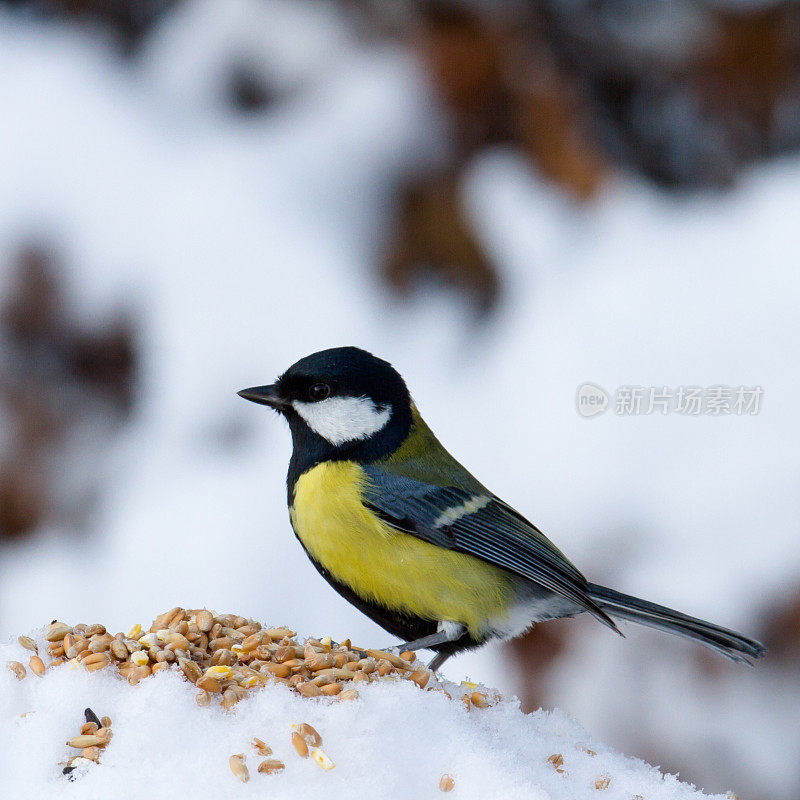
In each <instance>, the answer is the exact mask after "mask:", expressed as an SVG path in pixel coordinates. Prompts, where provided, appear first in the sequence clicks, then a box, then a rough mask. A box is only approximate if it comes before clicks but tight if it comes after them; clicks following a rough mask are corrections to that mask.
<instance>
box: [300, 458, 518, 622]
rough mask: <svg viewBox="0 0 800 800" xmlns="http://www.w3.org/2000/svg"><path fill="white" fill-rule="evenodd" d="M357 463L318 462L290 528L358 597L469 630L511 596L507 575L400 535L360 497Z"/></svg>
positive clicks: (305, 480) (498, 612)
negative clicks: (458, 625) (462, 625)
mask: <svg viewBox="0 0 800 800" xmlns="http://www.w3.org/2000/svg"><path fill="white" fill-rule="evenodd" d="M366 480H367V478H366V476H365V474H364V472H363V470H362V469H361V468H360V467H359V466H358V464H356V463H354V462H352V461H334V462H327V463H323V464H319V465H317V466H316V467H313V468H312V469H310V470H309V471H308V472H306V473H304V474H303V475H301V476H300V478H299V479H298V481H297V483H296V484H295V497H294V505H293V506H292V507H291V508H290V514H291V519H292V526H293V527H294V530H295V532H296V533H297V535H298V537H299V538H300V540H301V541H302V542H303V545H304V546H305V548H306V549H307V550H308V552H309V554H310V555H311V557H312V558H313V559H314V560H315V561H317V562H319V563H320V564H322V566H324V567H325V568H326V569H327V570H328V571H329V572H330V573H331V574H332V575H333V577H334V578H336V580H338V581H340V582H341V583H344V584H346V585H347V586H349V587H350V588H351V589H353V591H354V592H356V593H357V594H358V595H359V596H361V597H362V598H364V599H366V600H370V601H372V602H376V603H379V604H380V605H382V606H385V607H387V608H391V609H395V610H397V611H403V612H405V613H406V614H410V615H415V616H419V617H422V618H424V619H430V620H449V621H453V622H460V623H462V624H464V625H466V626H467V627H468V628H469V629H470V631H471V632H472V633H476V634H478V633H480V632H481V631H482V630H484V629H485V628H486V627H487V626H488V624H489V620H491V619H496V618H497V617H498V616H500V617H502V616H503V615H504V613H505V611H506V609H508V607H509V605H510V604H511V603H512V602H513V595H514V590H513V585H512V581H511V579H510V578H509V576H508V574H507V573H505V572H504V571H503V570H501V569H498V568H497V567H493V566H492V565H491V564H487V563H485V562H483V561H481V560H479V559H477V558H473V557H472V556H468V555H466V554H463V553H456V552H454V551H452V550H446V549H445V548H442V547H436V546H435V545H432V544H429V543H428V542H424V541H422V540H421V539H418V538H417V537H416V536H411V535H410V534H406V533H401V532H399V531H397V530H395V529H394V528H392V527H390V526H389V525H387V524H386V523H385V522H383V521H382V520H381V519H380V518H379V517H377V516H376V515H375V514H374V513H372V512H371V511H370V510H369V509H367V508H366V507H365V506H364V504H363V502H362V488H363V487H364V485H365V482H366Z"/></svg>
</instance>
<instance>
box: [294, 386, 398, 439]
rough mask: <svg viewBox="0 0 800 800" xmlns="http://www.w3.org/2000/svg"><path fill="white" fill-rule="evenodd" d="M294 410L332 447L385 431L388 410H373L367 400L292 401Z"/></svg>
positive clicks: (390, 409)
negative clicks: (383, 429)
mask: <svg viewBox="0 0 800 800" xmlns="http://www.w3.org/2000/svg"><path fill="white" fill-rule="evenodd" d="M292 406H293V407H294V410H295V411H296V412H297V413H298V414H299V415H300V416H301V417H302V418H303V419H304V420H305V422H306V425H308V427H309V428H311V430H313V431H314V432H316V433H318V434H319V435H320V436H322V438H323V439H327V440H328V441H329V442H330V443H331V444H333V445H340V444H344V443H345V442H354V441H357V440H358V439H367V438H369V437H370V436H372V434H373V433H377V432H378V431H379V430H381V429H382V428H385V427H386V424H387V423H388V422H389V418H390V417H391V416H392V407H391V406H376V405H375V403H373V402H372V400H370V399H369V397H329V398H328V399H327V400H320V402H318V403H302V402H300V401H299V400H293V401H292Z"/></svg>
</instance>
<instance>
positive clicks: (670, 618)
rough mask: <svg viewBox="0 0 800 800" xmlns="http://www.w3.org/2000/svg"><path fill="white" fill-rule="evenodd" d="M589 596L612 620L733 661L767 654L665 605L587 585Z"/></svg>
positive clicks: (738, 636)
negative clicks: (671, 635)
mask: <svg viewBox="0 0 800 800" xmlns="http://www.w3.org/2000/svg"><path fill="white" fill-rule="evenodd" d="M588 594H589V597H591V598H592V600H594V601H595V602H596V603H597V604H598V605H599V606H600V607H601V608H603V609H604V610H605V611H607V612H608V613H609V614H610V615H611V616H612V617H617V618H619V619H627V620H631V621H632V622H638V623H639V624H640V625H647V626H649V627H651V628H656V629H657V630H660V631H666V632H667V633H674V634H676V635H678V636H685V637H686V638H687V639H694V640H695V641H698V642H700V644H704V645H705V646H706V647H710V648H711V649H712V650H716V651H717V652H718V653H721V654H722V655H723V656H726V657H727V658H730V659H732V660H733V661H741V662H744V663H746V664H750V663H751V661H750V659H751V658H761V657H762V656H763V655H764V654H765V653H766V652H767V651H766V648H765V647H764V645H762V644H761V643H760V642H757V641H755V640H754V639H748V638H747V637H746V636H742V635H741V634H740V633H736V631H731V630H728V629H727V628H720V627H719V625H712V623H710V622H704V621H703V620H702V619H696V618H695V617H689V616H687V615H686V614H681V613H680V612H679V611H673V610H672V609H671V608H666V607H665V606H658V605H656V604H655V603H650V602H648V601H647V600H640V599H639V598H638V597H631V596H630V595H627V594H621V593H620V592H615V591H614V590H613V589H607V588H606V587H605V586H598V585H597V584H594V583H590V584H589V586H588Z"/></svg>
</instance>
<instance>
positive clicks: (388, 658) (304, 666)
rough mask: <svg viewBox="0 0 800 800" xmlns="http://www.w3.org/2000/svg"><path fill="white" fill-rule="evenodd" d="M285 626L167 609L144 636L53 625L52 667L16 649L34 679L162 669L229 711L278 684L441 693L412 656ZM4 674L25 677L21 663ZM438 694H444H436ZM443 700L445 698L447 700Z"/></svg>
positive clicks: (313, 691)
mask: <svg viewBox="0 0 800 800" xmlns="http://www.w3.org/2000/svg"><path fill="white" fill-rule="evenodd" d="M295 636H296V633H295V632H294V631H292V630H290V629H288V628H284V627H279V628H264V627H262V626H261V624H260V623H258V622H256V621H255V620H252V619H246V618H245V617H241V616H237V615H235V614H215V613H213V612H211V611H208V610H207V609H184V608H179V607H177V608H172V609H170V610H169V611H167V612H165V613H164V614H161V615H159V616H158V617H156V619H155V620H154V621H153V624H152V625H151V626H150V629H149V630H148V631H144V630H143V629H142V627H141V626H140V625H134V626H133V628H131V629H130V630H129V631H128V632H127V634H123V633H116V634H112V633H109V632H108V631H107V630H106V628H105V627H104V626H103V625H99V624H94V625H84V624H79V625H74V626H70V625H67V624H65V623H63V622H58V621H54V622H52V623H51V624H50V626H49V628H48V629H47V631H46V633H45V639H46V640H47V654H48V655H49V657H50V659H51V660H50V663H49V664H48V665H47V666H45V663H44V661H43V660H42V657H41V655H40V653H39V651H38V647H37V645H36V642H35V641H34V640H33V639H31V638H30V637H27V636H21V637H20V638H19V642H20V644H21V645H22V646H23V647H25V648H26V649H28V650H30V651H32V652H33V655H32V656H31V658H30V662H29V668H30V670H31V671H32V672H33V673H34V674H35V675H42V674H43V673H44V671H45V669H48V668H52V667H54V666H56V665H58V664H64V663H70V664H72V665H74V666H83V667H85V668H86V669H88V670H90V671H93V672H94V671H96V670H101V669H107V668H112V669H116V670H117V671H118V672H119V674H120V675H122V676H123V677H124V678H126V679H127V680H128V682H129V683H130V684H132V685H135V684H137V683H139V681H141V680H143V679H144V678H147V677H149V676H150V675H154V674H155V673H156V672H158V671H160V670H162V669H169V668H171V667H175V668H176V669H180V670H181V671H182V672H183V674H184V675H185V676H186V678H187V679H188V680H189V681H190V682H191V683H193V684H194V685H195V686H197V688H198V689H199V690H200V692H199V694H198V695H197V697H196V700H197V703H198V705H201V706H205V705H209V704H210V703H211V700H212V697H214V696H218V697H219V699H220V702H221V704H222V706H223V707H225V708H228V709H229V708H231V707H233V706H234V705H235V704H236V703H238V702H239V700H241V699H242V698H243V697H245V696H246V694H247V692H248V690H250V689H254V688H257V687H260V686H263V685H265V684H267V683H280V684H283V685H285V686H287V687H289V688H290V689H292V690H293V691H296V692H297V693H299V694H300V695H302V696H303V697H331V698H337V699H339V700H353V699H355V698H356V697H358V690H357V689H356V688H355V686H356V684H358V683H361V682H364V683H367V682H371V681H376V680H380V679H382V678H386V677H390V678H393V679H402V680H409V681H412V682H413V683H415V684H416V685H417V686H419V687H420V688H422V689H424V688H426V687H427V688H439V687H438V685H437V682H436V680H435V679H434V680H433V681H432V680H431V678H432V674H431V672H430V671H429V670H427V669H425V668H424V667H423V666H422V665H421V664H420V663H419V662H417V661H416V659H415V656H414V653H411V652H406V653H402V654H401V655H396V654H395V653H388V652H385V651H383V650H373V649H361V648H358V647H354V646H353V645H352V644H351V643H350V641H349V640H345V641H344V642H341V643H336V642H333V641H332V640H331V639H330V637H325V638H323V639H308V640H306V642H305V643H304V644H302V645H301V644H299V643H298V642H297V641H296V639H295V638H294V637H295ZM8 666H9V668H10V669H11V670H12V671H13V672H14V673H15V674H16V675H17V677H18V678H20V679H23V678H24V677H25V676H26V674H27V672H26V669H25V666H24V664H22V663H20V662H18V661H12V662H9V664H8ZM467 688H468V689H469V690H470V691H468V692H467V693H465V694H464V695H463V697H461V700H462V702H463V703H464V704H465V705H466V706H467V708H468V709H469V708H472V707H478V708H484V707H485V706H487V705H489V704H490V702H489V700H488V699H487V697H486V695H485V694H483V693H481V692H478V691H473V689H475V687H474V686H473V685H467ZM442 691H443V690H442ZM448 696H450V695H449V694H448Z"/></svg>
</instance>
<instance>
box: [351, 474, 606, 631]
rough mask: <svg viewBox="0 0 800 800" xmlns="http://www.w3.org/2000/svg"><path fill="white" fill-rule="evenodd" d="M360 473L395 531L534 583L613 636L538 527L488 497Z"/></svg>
mask: <svg viewBox="0 0 800 800" xmlns="http://www.w3.org/2000/svg"><path fill="white" fill-rule="evenodd" d="M364 472H365V473H366V476H367V478H368V481H369V483H368V485H367V487H366V488H365V501H366V502H367V503H368V504H369V505H370V506H371V507H372V509H373V510H374V511H375V512H376V513H377V514H379V515H380V516H381V517H382V518H383V519H384V520H385V521H386V522H387V523H389V524H390V525H392V526H393V527H395V528H397V529H398V530H402V531H404V532H405V533H409V534H411V535H413V536H417V537H419V538H420V539H423V540H425V541H427V542H430V543H431V544H435V545H438V546H439V547H446V548H448V549H451V550H458V551H460V552H463V553H467V554H469V555H471V556H475V557H476V558H480V559H482V560H484V561H487V562H488V563H490V564H494V565H495V566H498V567H501V568H503V569H506V570H508V571H510V572H513V573H515V574H516V575H520V576H521V577H523V578H527V579H528V580H531V581H534V582H535V583H537V584H540V585H541V586H544V587H545V588H547V589H549V590H550V591H553V592H556V593H557V594H560V595H562V596H563V597H566V598H568V599H569V600H572V601H573V602H575V603H577V604H578V605H579V606H581V607H582V608H584V609H586V611H588V612H589V613H591V614H593V615H594V616H595V617H597V618H598V619H599V620H600V621H601V622H603V623H605V624H606V625H608V626H609V627H611V628H613V629H614V630H617V627H616V625H614V622H613V621H612V620H611V618H610V617H609V616H608V615H607V614H606V613H605V612H604V611H603V610H602V609H601V608H600V606H598V605H597V603H596V602H595V601H594V600H592V598H591V597H589V594H588V592H587V582H586V578H584V577H583V575H581V573H580V572H578V570H577V569H576V568H575V567H574V566H573V565H572V564H571V563H570V562H569V561H568V560H567V558H566V557H565V556H564V555H563V554H562V553H561V552H560V551H559V550H558V549H557V548H556V547H555V546H554V545H553V544H552V542H550V540H549V539H548V538H547V537H546V536H545V535H544V534H543V533H542V532H541V531H540V530H539V529H538V528H536V526H534V525H532V524H531V523H530V522H528V521H527V520H526V519H525V518H524V517H523V516H521V515H520V514H519V513H518V512H516V511H515V510H514V509H513V508H511V506H509V505H508V504H507V503H504V502H503V501H502V500H501V499H500V498H499V497H496V496H495V495H493V494H492V493H491V492H489V491H486V490H483V489H482V487H481V490H475V491H472V490H470V489H463V488H460V487H458V486H439V485H434V484H431V483H426V482H424V481H418V480H415V479H414V478H409V477H407V476H406V475H402V474H397V473H395V472H393V471H391V468H385V467H384V466H381V465H375V464H371V465H367V466H365V467H364Z"/></svg>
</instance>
